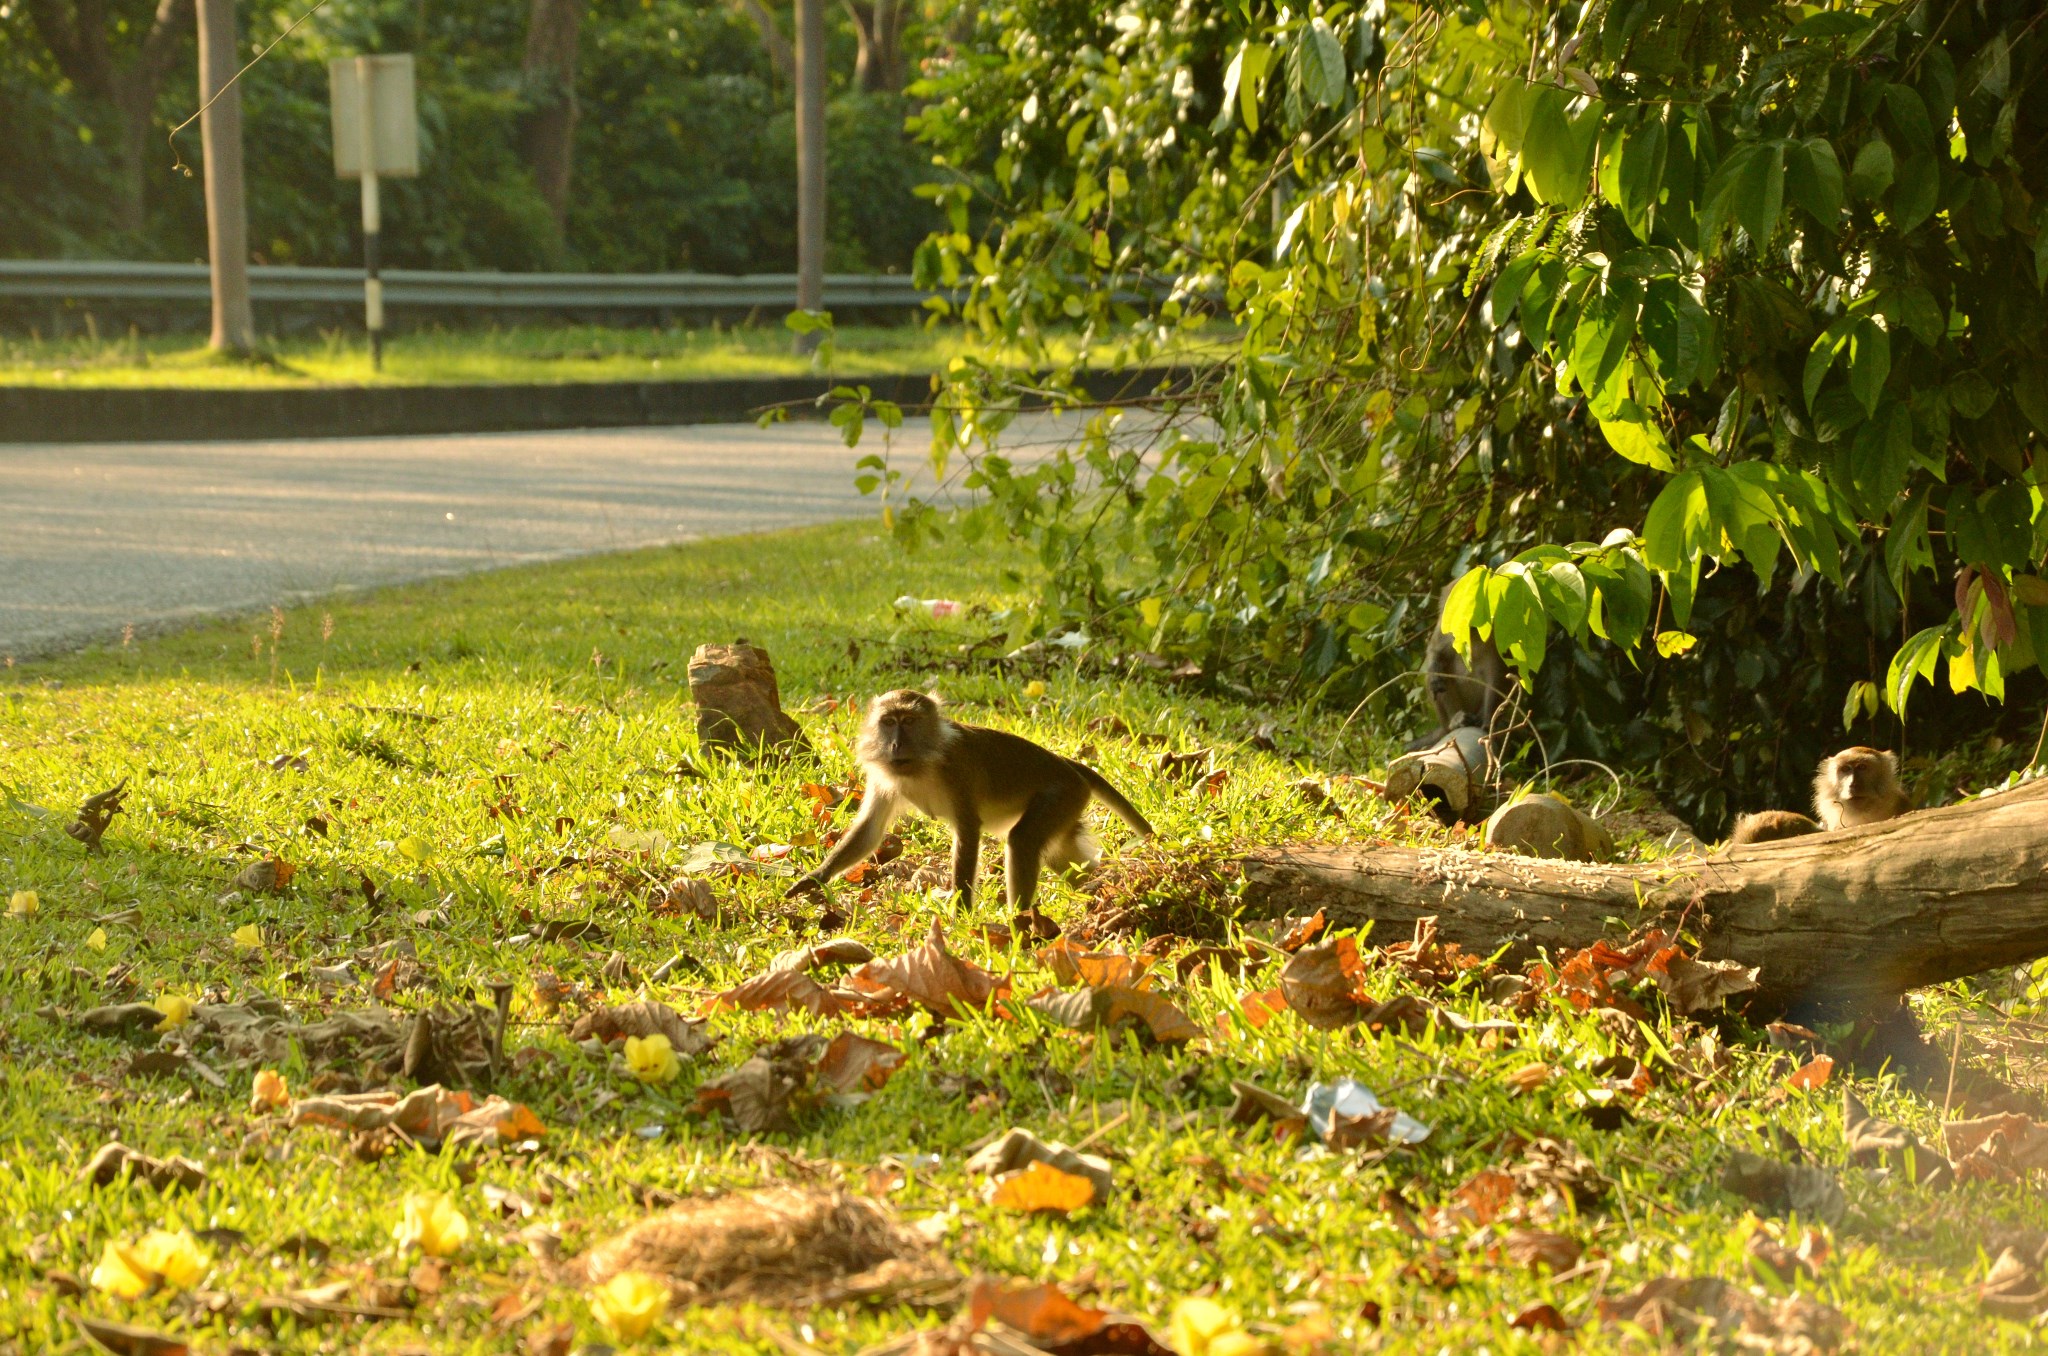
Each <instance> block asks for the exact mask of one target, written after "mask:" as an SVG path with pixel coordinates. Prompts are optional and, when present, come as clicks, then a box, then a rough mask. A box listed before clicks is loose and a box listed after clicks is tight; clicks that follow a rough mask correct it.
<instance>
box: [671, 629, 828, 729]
mask: <svg viewBox="0 0 2048 1356" xmlns="http://www.w3.org/2000/svg"><path fill="white" fill-rule="evenodd" d="M690 699H691V700H692V701H694V702H695V703H696V704H697V743H698V744H699V746H701V747H702V748H705V749H729V750H731V751H732V752H734V753H736V754H739V755H740V756H742V757H748V758H752V757H760V756H763V755H772V756H781V757H787V756H789V755H790V754H794V753H809V752H811V743H810V741H809V740H808V739H806V738H804V732H803V729H802V728H801V727H800V726H799V725H798V724H797V723H796V721H795V720H794V719H792V718H791V717H790V715H789V713H788V712H786V711H784V710H783V709H782V691H781V689H780V688H779V687H777V686H776V683H775V665H774V664H773V663H772V662H771V661H770V660H769V658H768V652H767V651H766V650H764V649H762V648H761V647H760V646H758V645H749V644H748V643H747V642H746V641H744V640H740V641H735V642H734V643H733V644H731V645H699V646H698V647H697V652H696V653H695V654H693V655H691V656H690Z"/></svg>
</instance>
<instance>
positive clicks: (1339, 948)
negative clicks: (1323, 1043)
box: [1280, 937, 1371, 1031]
mask: <svg viewBox="0 0 2048 1356" xmlns="http://www.w3.org/2000/svg"><path fill="white" fill-rule="evenodd" d="M1364 978H1365V965H1364V962H1362V961H1361V960H1360V959H1359V957H1358V944H1357V942H1355V941H1353V940H1352V939H1351V938H1349V937H1339V938H1338V939H1337V940H1335V941H1333V942H1321V943H1317V944H1316V945H1313V946H1304V947H1302V948H1301V949H1300V950H1299V951H1296V952H1295V953H1294V955H1293V956H1291V957H1290V958H1289V959H1288V961H1287V965H1286V967H1285V968H1284V969H1282V970H1281V971H1280V993H1281V995H1282V996H1283V997H1284V998H1285V999H1286V1000H1287V1006H1288V1007H1290V1008H1292V1009H1293V1010H1294V1011H1295V1012H1296V1013H1298V1014H1300V1016H1301V1019H1302V1020H1303V1021H1304V1022H1307V1023H1308V1024H1309V1025H1310V1026H1312V1027H1315V1028H1316V1029H1317V1030H1319V1031H1331V1030H1334V1029H1336V1028H1337V1027H1341V1026H1349V1025H1350V1024H1351V1023H1353V1022H1355V1021H1357V1020H1358V1019H1359V1017H1360V1016H1361V1015H1363V1013H1364V1011H1365V1009H1366V1007H1368V1006H1370V1003H1371V1000H1369V999H1366V998H1364V997H1363V996H1362V995H1361V994H1360V992H1359V985H1360V984H1361V983H1362V982H1363V981H1364Z"/></svg>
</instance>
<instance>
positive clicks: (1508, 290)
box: [1486, 254, 1536, 328]
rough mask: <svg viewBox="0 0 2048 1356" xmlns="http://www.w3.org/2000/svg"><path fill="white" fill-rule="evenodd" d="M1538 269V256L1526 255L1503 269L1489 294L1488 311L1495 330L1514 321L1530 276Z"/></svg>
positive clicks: (1509, 262)
mask: <svg viewBox="0 0 2048 1356" xmlns="http://www.w3.org/2000/svg"><path fill="white" fill-rule="evenodd" d="M1535 268H1536V256H1535V255H1533V254H1524V255H1521V256H1519V257H1517V258H1514V259H1510V260H1508V262H1507V263H1506V264H1505V265H1504V266H1503V267H1502V268H1501V271H1500V276H1499V277H1498V278H1496V279H1494V281H1493V289H1492V290H1491V291H1490V292H1488V293H1487V301H1486V306H1487V311H1488V313H1489V314H1491V315H1492V316H1493V323H1494V326H1495V328H1499V327H1500V326H1503V325H1505V324H1507V323H1508V321H1510V320H1512V319H1514V315H1515V308H1516V306H1517V305H1518V304H1519V303H1520V302H1521V300H1522V289H1523V288H1524V287H1525V286H1527V285H1528V282H1529V275H1530V273H1532V272H1533V271H1535Z"/></svg>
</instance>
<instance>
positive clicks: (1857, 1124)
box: [1831, 1088, 1955, 1222]
mask: <svg viewBox="0 0 2048 1356" xmlns="http://www.w3.org/2000/svg"><path fill="white" fill-rule="evenodd" d="M1842 1130H1843V1134H1844V1137H1845V1138H1846V1139H1847V1140H1848V1147H1849V1161H1850V1162H1851V1163H1854V1164H1855V1165H1856V1166H1858V1167H1862V1168H1887V1169H1890V1170H1892V1171H1896V1172H1906V1171H1908V1170H1910V1171H1911V1173H1912V1175H1913V1179H1914V1180H1915V1181H1916V1182H1918V1183H1920V1184H1922V1185H1926V1186H1937V1187H1940V1186H1947V1185H1948V1184H1949V1183H1950V1182H1952V1181H1954V1180H1955V1168H1954V1166H1953V1165H1952V1164H1951V1163H1950V1162H1949V1161H1948V1159H1946V1158H1944V1157H1942V1155H1941V1152H1940V1150H1938V1149H1936V1148H1934V1147H1933V1146H1932V1145H1930V1144H1927V1143H1925V1142H1923V1141H1922V1140H1921V1138H1920V1137H1919V1136H1918V1135H1916V1134H1914V1133H1913V1132H1912V1131H1911V1130H1908V1129H1907V1128H1906V1127H1905V1126H1903V1125H1900V1124H1898V1123H1896V1122H1894V1121H1887V1120H1880V1119H1879V1118H1878V1117H1876V1116H1873V1115H1871V1114H1870V1111H1869V1109H1868V1108H1866V1107H1865V1106H1864V1105H1863V1103H1862V1102H1861V1101H1859V1100H1858V1099H1857V1097H1856V1094H1855V1093H1853V1092H1851V1091H1850V1090H1849V1089H1848V1088H1843V1089H1842ZM1831 1222H1832V1221H1831Z"/></svg>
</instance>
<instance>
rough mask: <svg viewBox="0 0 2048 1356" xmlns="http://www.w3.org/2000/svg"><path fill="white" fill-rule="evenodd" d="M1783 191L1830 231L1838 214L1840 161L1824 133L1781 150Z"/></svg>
mask: <svg viewBox="0 0 2048 1356" xmlns="http://www.w3.org/2000/svg"><path fill="white" fill-rule="evenodd" d="M1785 193H1786V196H1788V197H1789V198H1791V199H1792V201H1793V202H1794V203H1795V204H1797V205H1798V206H1800V207H1802V208H1804V209H1806V212H1807V215H1809V216H1811V217H1812V218H1813V219H1814V220H1815V221H1817V222H1819V223H1820V224H1821V225H1822V226H1824V227H1826V228H1827V229H1828V230H1830V231H1833V230H1834V229H1835V227H1836V225H1837V224H1838V223H1839V222H1840V219H1841V215H1842V162H1841V161H1840V160H1837V159H1836V158H1835V148H1834V147H1833V146H1832V145H1831V144H1829V142H1828V140H1827V138H1825V137H1812V138H1809V139H1808V140H1806V141H1801V142H1795V143H1793V144H1792V146H1791V147H1790V148H1789V149H1788V150H1787V151H1786V153H1785Z"/></svg>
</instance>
